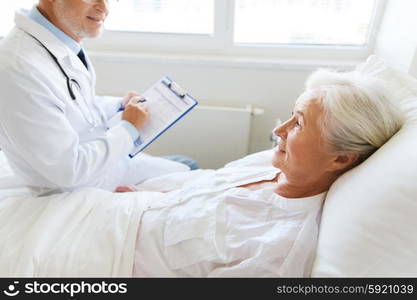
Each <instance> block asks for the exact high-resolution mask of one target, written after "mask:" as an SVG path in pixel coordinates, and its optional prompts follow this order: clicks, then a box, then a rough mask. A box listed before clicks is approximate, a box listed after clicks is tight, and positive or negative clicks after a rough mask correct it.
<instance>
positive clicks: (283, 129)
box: [272, 121, 288, 139]
mask: <svg viewBox="0 0 417 300" xmlns="http://www.w3.org/2000/svg"><path fill="white" fill-rule="evenodd" d="M287 125H288V121H287V122H284V123H282V124H281V125H278V126H277V127H275V128H274V130H273V131H272V132H273V134H274V135H276V136H278V137H280V138H281V139H285V138H286V137H287Z"/></svg>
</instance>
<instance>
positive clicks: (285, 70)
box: [91, 53, 346, 153]
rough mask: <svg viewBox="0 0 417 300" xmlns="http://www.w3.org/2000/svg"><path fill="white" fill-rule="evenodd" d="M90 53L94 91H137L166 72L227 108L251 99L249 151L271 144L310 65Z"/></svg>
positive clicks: (204, 100) (206, 101) (200, 96)
mask: <svg viewBox="0 0 417 300" xmlns="http://www.w3.org/2000/svg"><path fill="white" fill-rule="evenodd" d="M91 56H92V59H93V62H94V65H95V68H96V72H97V91H98V93H99V94H108V95H122V94H124V93H125V92H126V91H128V90H132V89H133V90H137V91H139V92H141V91H144V90H145V89H146V88H147V87H148V86H150V85H151V84H152V83H153V82H155V81H156V80H158V79H159V78H160V77H162V76H163V75H169V76H171V77H172V78H173V79H174V80H176V81H177V82H178V83H179V84H180V85H182V86H183V87H184V88H186V89H187V90H188V91H189V92H190V93H191V94H192V95H193V96H194V97H196V98H197V99H198V100H199V101H200V102H201V103H202V104H206V105H211V104H212V105H224V106H231V107H238V106H245V105H246V104H253V105H254V106H256V107H260V108H263V109H264V110H265V113H264V115H262V116H259V117H254V119H253V127H252V129H251V139H250V146H249V152H250V153H252V152H256V151H260V150H264V149H268V148H270V147H271V142H270V141H269V138H270V133H271V130H272V129H273V127H274V124H275V121H276V119H277V118H280V119H282V120H286V119H287V118H288V117H289V115H290V113H291V110H292V107H293V103H294V101H295V99H296V98H297V97H298V95H299V94H300V93H301V92H302V90H303V85H304V81H305V79H306V77H307V76H308V74H309V73H310V72H311V71H312V70H313V69H315V68H316V66H307V65H305V66H303V65H296V64H292V63H284V64H275V65H273V66H271V64H268V63H262V64H251V63H247V62H245V63H242V62H233V60H231V61H228V62H225V61H219V60H208V59H206V58H204V59H191V58H179V57H177V58H176V57H171V58H155V57H154V56H149V57H146V56H143V55H140V54H134V55H127V54H126V55H114V54H112V55H103V54H96V55H94V53H91ZM345 64H346V63H345ZM213 123H215V120H213ZM210 125H211V124H207V126H210Z"/></svg>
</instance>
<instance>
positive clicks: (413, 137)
mask: <svg viewBox="0 0 417 300" xmlns="http://www.w3.org/2000/svg"><path fill="white" fill-rule="evenodd" d="M361 68H362V69H363V71H364V72H368V73H370V74H373V75H374V76H375V77H379V78H382V79H386V80H389V84H391V85H392V86H393V88H394V90H395V91H396V92H397V96H398V98H399V99H405V100H403V101H401V107H402V109H403V110H404V111H405V112H406V115H407V120H406V124H405V126H404V127H403V128H402V129H401V130H400V131H399V132H398V133H397V134H396V135H395V136H394V137H393V138H392V139H391V140H389V141H388V142H387V143H386V144H385V145H384V146H383V147H381V148H380V149H379V150H378V151H377V152H376V153H375V154H374V155H372V156H371V157H370V158H369V159H368V160H366V161H365V162H364V163H362V164H361V165H360V166H358V167H356V168H355V169H353V170H351V171H349V172H348V173H346V174H344V175H343V176H341V177H340V178H339V179H338V180H337V181H336V182H335V183H334V184H333V185H332V187H331V189H330V190H329V192H328V195H327V198H326V201H325V204H324V207H323V214H322V218H321V227H320V233H319V242H318V247H317V252H316V259H315V262H314V266H313V270H312V274H311V275H312V277H415V276H417V263H416V262H417V234H416V228H417V218H416V215H417V184H416V182H417V80H416V79H414V78H413V77H411V76H408V75H407V74H404V73H402V72H399V71H398V70H395V69H393V68H391V67H390V66H389V65H387V64H385V62H383V61H382V60H380V59H378V58H377V57H371V58H370V59H368V61H367V63H366V64H365V65H363V66H361ZM242 163H244V164H246V165H251V164H254V165H258V164H269V163H270V153H269V151H263V152H260V153H258V154H256V155H251V156H249V157H248V158H247V159H244V160H242ZM0 169H1V174H0V251H1V252H2V254H1V255H0V276H7V274H8V273H7V272H8V270H7V268H14V270H18V273H17V275H18V276H36V275H37V274H45V273H47V271H46V270H49V269H51V270H54V275H56V274H58V275H59V272H60V268H62V267H65V265H66V267H67V268H70V269H71V268H72V269H71V270H72V272H73V274H78V273H79V272H78V270H77V268H78V269H82V268H83V266H85V259H87V258H88V259H91V256H90V257H88V256H87V255H86V253H90V254H91V253H100V256H98V257H94V256H93V257H94V262H93V266H95V267H93V268H92V269H91V270H84V271H83V272H82V274H83V275H84V276H88V275H89V274H91V275H92V276H94V275H96V274H97V272H102V274H110V276H118V277H120V276H129V272H130V270H129V268H128V267H127V266H129V265H130V264H131V261H129V260H130V259H131V257H133V255H132V251H134V242H135V234H134V233H133V231H135V226H137V223H135V222H134V221H132V220H139V219H140V211H141V205H145V203H140V202H138V201H134V199H132V197H131V196H129V195H126V194H114V193H110V192H105V191H100V190H98V189H85V190H81V191H78V192H73V193H63V194H59V195H51V196H47V197H42V198H39V197H38V198H37V197H35V193H34V191H33V190H30V189H28V188H25V187H23V186H22V184H21V183H20V182H19V179H18V178H16V177H15V176H14V175H13V172H12V171H11V169H10V167H9V165H8V163H7V160H6V158H5V156H4V155H3V153H2V152H1V151H0ZM114 201H118V202H119V203H123V205H118V207H115V206H114V205H113V204H112V203H114ZM68 202H71V203H72V204H71V206H69V207H65V214H59V215H55V214H56V212H57V211H62V210H59V208H60V206H61V205H67V203H68ZM22 210H23V211H22ZM48 213H50V214H51V215H53V218H52V219H51V223H50V224H43V228H48V232H39V231H36V228H30V230H28V229H27V228H28V226H26V225H27V224H30V218H31V217H36V216H37V215H39V214H48ZM25 214H26V215H27V216H28V217H27V218H26V219H23V218H21V216H23V215H25ZM19 217H20V218H19ZM25 224H26V225H25ZM99 224H101V225H102V226H107V227H106V228H108V232H107V234H106V236H105V237H103V236H102V235H101V236H98V235H96V234H95V231H94V228H95V227H98V226H99ZM49 225H50V226H49ZM25 226H26V227H25ZM111 228H118V230H111ZM20 236H25V237H26V238H31V239H32V240H33V247H31V248H30V249H23V250H22V247H24V246H22V245H20V244H19V237H20ZM85 239H88V240H89V241H90V243H88V244H87V243H84V242H83V240H85ZM104 245H106V246H105V248H106V251H103V247H104ZM109 245H110V246H109ZM98 249H100V251H98ZM14 251H20V252H21V253H22V257H24V254H25V253H26V254H28V257H30V261H28V262H19V261H16V263H15V264H13V263H10V261H5V260H4V257H8V255H5V254H7V253H9V257H11V255H13V252H14ZM95 251H97V252H95ZM45 253H46V254H45ZM29 254H30V255H29ZM45 255H50V257H48V258H45V257H44V256H45ZM2 259H3V260H2ZM40 261H43V262H45V261H47V264H46V265H39V264H40ZM103 261H106V262H107V263H105V264H103ZM48 268H49V269H48ZM90 268H91V266H90ZM70 272H71V271H70ZM89 272H91V273H89ZM15 275H16V274H15Z"/></svg>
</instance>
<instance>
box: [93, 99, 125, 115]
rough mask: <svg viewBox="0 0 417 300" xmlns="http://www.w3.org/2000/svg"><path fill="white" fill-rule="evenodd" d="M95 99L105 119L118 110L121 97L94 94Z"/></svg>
mask: <svg viewBox="0 0 417 300" xmlns="http://www.w3.org/2000/svg"><path fill="white" fill-rule="evenodd" d="M95 100H96V103H97V104H98V105H99V106H100V107H101V109H102V110H103V111H104V113H105V114H106V116H107V119H111V118H112V117H113V116H114V115H115V114H116V113H117V112H118V111H119V109H120V107H121V105H122V101H123V98H122V97H113V96H96V99H95Z"/></svg>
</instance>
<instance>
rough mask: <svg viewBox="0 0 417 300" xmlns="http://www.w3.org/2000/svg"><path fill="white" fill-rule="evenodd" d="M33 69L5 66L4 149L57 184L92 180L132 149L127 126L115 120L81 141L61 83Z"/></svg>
mask: <svg viewBox="0 0 417 300" xmlns="http://www.w3.org/2000/svg"><path fill="white" fill-rule="evenodd" d="M34 73H35V71H34V70H31V71H28V72H24V71H23V70H22V71H18V72H8V73H7V75H6V76H3V81H2V82H1V83H0V88H1V89H7V90H8V91H9V92H8V93H7V95H8V96H7V97H8V99H4V101H2V102H0V124H1V127H2V130H3V131H4V132H5V136H6V139H7V140H8V144H9V148H11V149H8V150H9V151H15V152H16V154H17V156H18V157H21V158H22V159H23V160H24V161H25V163H26V164H27V165H29V166H30V167H31V168H32V169H34V170H35V171H36V172H37V173H39V174H40V175H41V176H42V177H44V178H45V179H47V180H48V181H49V182H51V183H53V184H55V185H57V186H59V187H61V188H71V187H77V186H84V185H89V186H94V184H93V182H97V178H103V176H106V174H111V170H112V169H113V168H115V167H116V165H117V164H118V162H120V160H121V159H122V158H125V157H126V156H127V155H128V154H129V153H130V151H131V150H132V149H133V141H132V138H131V136H130V134H129V132H128V131H127V130H126V128H124V127H123V126H115V127H113V128H111V129H110V130H108V131H107V132H106V133H103V135H102V136H100V137H98V138H97V139H95V140H91V141H82V140H81V139H80V136H79V134H78V133H77V132H76V130H75V129H74V127H73V126H72V124H71V123H70V121H69V120H68V118H67V116H66V104H65V101H63V100H62V99H63V98H64V97H68V95H67V94H66V93H67V89H66V86H65V84H64V83H63V84H62V87H61V88H59V87H56V85H57V83H56V82H55V81H53V79H49V78H47V77H46V76H45V75H43V74H34ZM50 87H55V89H51V88H50ZM68 99H69V98H68Z"/></svg>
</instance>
